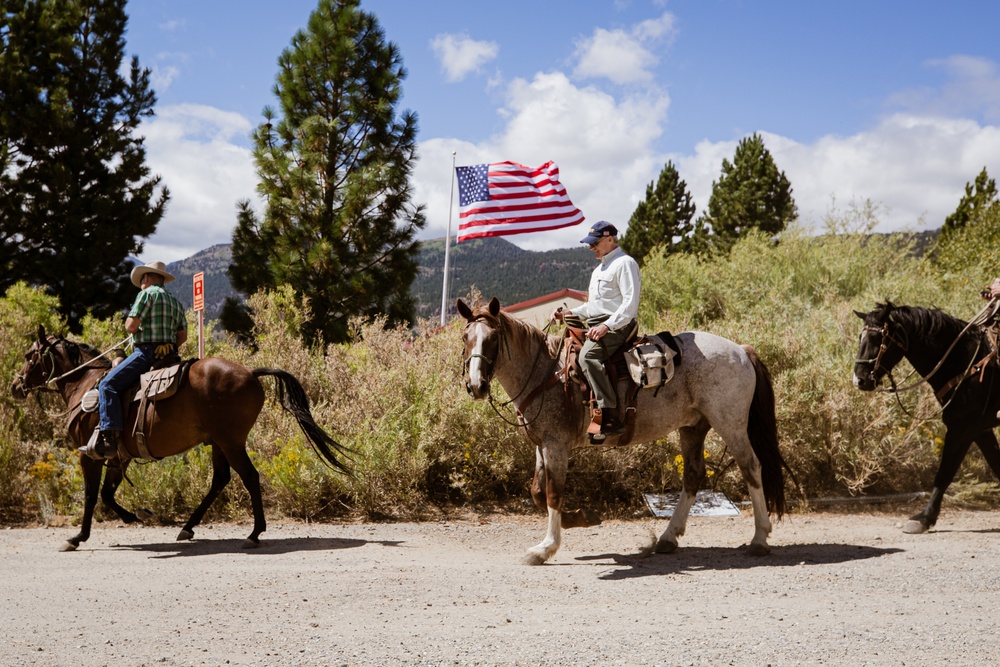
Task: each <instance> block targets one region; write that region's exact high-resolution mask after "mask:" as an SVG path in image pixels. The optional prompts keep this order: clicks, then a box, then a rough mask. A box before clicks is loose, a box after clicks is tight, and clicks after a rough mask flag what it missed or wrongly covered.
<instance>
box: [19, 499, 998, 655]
mask: <svg viewBox="0 0 1000 667" xmlns="http://www.w3.org/2000/svg"><path fill="white" fill-rule="evenodd" d="M909 509H911V508H900V509H898V510H893V511H892V512H872V513H852V514H845V513H834V512H813V513H808V514H795V515H792V516H788V517H786V518H785V520H784V521H782V522H781V523H778V524H776V526H775V529H774V532H773V534H772V538H771V544H772V546H773V552H772V554H771V555H770V556H767V557H764V558H751V557H748V556H746V555H744V554H743V553H742V549H741V546H743V545H745V544H746V543H747V542H749V539H750V537H751V536H752V534H753V525H752V518H751V517H750V516H749V515H748V514H746V513H744V515H743V516H740V517H728V518H708V517H705V518H692V519H690V521H689V523H688V530H687V535H686V536H685V537H684V538H682V540H681V549H679V550H678V552H677V553H674V554H671V555H653V556H645V555H643V554H644V550H645V549H646V547H647V546H648V545H649V544H650V542H651V540H652V537H651V536H652V534H653V533H652V531H653V530H655V531H656V532H657V534H658V533H659V532H660V531H662V530H663V529H664V528H666V521H664V520H655V521H654V520H651V519H650V520H634V521H612V522H608V523H606V524H603V525H600V526H596V527H592V528H584V529H574V530H569V531H564V533H563V538H564V539H563V546H562V549H561V550H560V551H559V553H557V554H556V556H555V557H554V558H553V559H552V560H551V561H550V562H549V563H548V564H546V565H544V566H541V567H528V566H525V565H522V564H521V558H522V556H523V555H524V551H525V550H526V549H527V548H528V547H529V546H532V545H534V544H535V543H537V542H539V541H540V540H541V539H542V537H543V536H544V518H543V516H542V515H541V514H540V513H539V514H537V515H533V516H530V517H518V516H495V515H488V516H482V517H478V516H474V515H473V516H468V517H467V518H463V519H461V520H451V521H439V522H434V523H421V524H413V523H384V524H311V525H309V524H301V523H290V522H284V523H279V522H275V523H272V525H271V526H270V527H269V529H268V531H267V532H266V533H265V534H264V536H263V537H264V543H263V546H262V547H261V548H259V549H256V550H244V549H242V548H241V545H242V542H243V538H244V537H245V536H246V535H247V534H248V533H249V530H250V527H249V524H244V525H238V524H224V525H218V524H217V525H206V526H203V527H201V528H199V529H198V532H197V534H196V539H195V540H194V541H193V542H175V541H174V537H175V536H176V533H177V529H176V528H171V527H163V526H156V527H143V526H124V525H122V524H119V523H117V522H103V523H97V524H95V530H94V533H93V535H92V537H91V539H90V541H89V542H87V543H86V544H84V546H83V547H81V549H80V550H79V551H77V552H73V553H62V552H60V551H59V547H60V546H61V545H62V543H63V542H64V541H65V539H66V538H67V537H69V536H70V535H72V534H73V532H74V530H73V529H72V528H69V527H63V528H13V529H6V530H0V570H2V575H3V576H2V577H0V580H2V581H0V601H2V602H0V626H2V628H3V633H2V636H0V664H2V665H6V666H22V665H25V666H26V665H32V666H34V665H39V666H41V665H80V666H84V667H87V666H90V665H125V666H132V665H149V666H152V665H227V664H229V665H350V666H355V665H357V666H362V665H366V666H367V665H559V666H567V665H819V664H823V665H852V666H855V665H876V666H887V665H943V664H948V665H970V666H971V665H982V664H989V663H991V662H992V661H994V660H996V657H997V656H998V655H1000V633H998V632H997V630H996V619H997V618H1000V558H998V555H997V554H998V553H1000V549H998V547H1000V512H967V511H948V510H947V509H946V510H945V511H944V512H943V513H942V516H941V519H940V521H939V523H938V526H937V527H936V529H935V530H934V531H932V532H930V533H928V534H925V535H905V534H903V533H902V532H901V530H900V526H901V524H902V521H903V520H904V518H905V517H906V516H907V515H908V512H907V510H909Z"/></svg>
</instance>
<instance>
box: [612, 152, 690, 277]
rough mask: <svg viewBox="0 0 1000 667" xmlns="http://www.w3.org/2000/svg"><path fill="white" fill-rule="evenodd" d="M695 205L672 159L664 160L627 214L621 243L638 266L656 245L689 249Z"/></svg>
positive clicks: (668, 251) (664, 249)
mask: <svg viewBox="0 0 1000 667" xmlns="http://www.w3.org/2000/svg"><path fill="white" fill-rule="evenodd" d="M694 213H695V205H694V201H693V200H692V199H691V193H690V192H688V189H687V183H685V182H684V181H683V180H682V179H681V177H680V174H679V173H678V172H677V168H676V167H675V166H674V163H673V162H667V164H666V165H665V166H664V167H663V171H661V172H660V176H659V178H657V180H656V181H655V182H653V183H650V184H649V185H647V186H646V198H645V199H643V200H642V201H641V202H639V204H638V205H637V206H636V207H635V210H634V211H633V212H632V217H631V218H629V222H628V231H626V232H625V234H624V235H622V238H621V246H622V249H623V250H625V252H626V253H628V254H629V255H631V256H632V257H634V258H635V261H636V262H638V263H639V265H640V266H641V265H642V264H643V263H644V261H645V259H646V256H647V255H648V254H649V252H650V251H651V250H652V249H653V248H654V247H657V246H660V247H662V249H663V252H664V253H667V254H669V253H672V252H685V251H690V249H691V245H692V238H691V237H692V235H693V234H694V231H695V230H694V225H693V223H692V218H694Z"/></svg>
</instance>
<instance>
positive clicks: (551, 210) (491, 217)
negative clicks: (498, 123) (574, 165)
mask: <svg viewBox="0 0 1000 667" xmlns="http://www.w3.org/2000/svg"><path fill="white" fill-rule="evenodd" d="M455 171H456V173H457V175H458V206H459V216H458V217H459V222H458V241H459V242H461V241H464V240H466V239H476V238H481V237H484V236H506V235H508V234H526V233H528V232H541V231H545V230H547V229H559V228H560V227H569V226H571V225H578V224H580V223H581V222H583V213H581V212H580V209H578V208H577V207H575V206H573V202H571V201H570V200H569V196H568V195H567V194H566V188H565V187H563V184H562V183H560V182H559V167H557V166H556V165H555V163H554V162H546V163H545V164H543V165H542V166H541V167H538V168H537V169H532V168H531V167H525V166H524V165H523V164H518V163H516V162H494V163H493V164H476V165H472V166H470V167H455Z"/></svg>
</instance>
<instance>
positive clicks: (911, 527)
mask: <svg viewBox="0 0 1000 667" xmlns="http://www.w3.org/2000/svg"><path fill="white" fill-rule="evenodd" d="M927 530H928V528H927V526H925V525H924V524H922V523H921V522H919V521H917V520H916V519H910V520H909V521H907V522H906V523H904V524H903V532H904V533H907V534H909V535H919V534H920V533H926V532H927Z"/></svg>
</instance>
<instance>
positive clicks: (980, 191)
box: [943, 167, 997, 234]
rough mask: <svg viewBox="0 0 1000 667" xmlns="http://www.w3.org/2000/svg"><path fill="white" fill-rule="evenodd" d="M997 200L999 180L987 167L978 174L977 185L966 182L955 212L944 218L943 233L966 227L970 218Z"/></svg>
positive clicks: (982, 211) (976, 216) (979, 213)
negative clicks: (987, 170) (991, 174)
mask: <svg viewBox="0 0 1000 667" xmlns="http://www.w3.org/2000/svg"><path fill="white" fill-rule="evenodd" d="M996 202H997V182H996V181H995V180H993V179H992V178H990V175H989V174H987V173H986V167H983V170H982V171H981V172H979V175H978V176H976V182H975V187H973V184H972V183H966V184H965V195H963V196H962V199H961V201H959V202H958V208H956V209H955V212H954V213H952V214H951V215H949V216H948V217H947V218H945V219H944V229H943V233H945V234H946V233H947V232H948V231H949V230H953V229H958V228H961V227H965V226H966V225H967V224H968V223H969V221H970V220H975V219H976V218H978V217H980V216H981V215H982V214H983V213H984V212H985V211H986V210H987V209H989V208H990V207H992V206H993V205H994V204H995V203H996Z"/></svg>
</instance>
